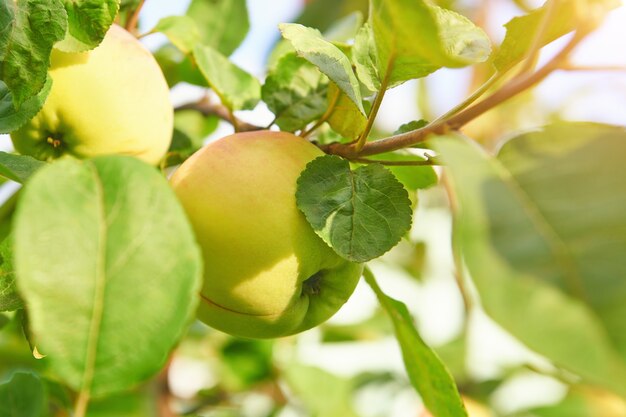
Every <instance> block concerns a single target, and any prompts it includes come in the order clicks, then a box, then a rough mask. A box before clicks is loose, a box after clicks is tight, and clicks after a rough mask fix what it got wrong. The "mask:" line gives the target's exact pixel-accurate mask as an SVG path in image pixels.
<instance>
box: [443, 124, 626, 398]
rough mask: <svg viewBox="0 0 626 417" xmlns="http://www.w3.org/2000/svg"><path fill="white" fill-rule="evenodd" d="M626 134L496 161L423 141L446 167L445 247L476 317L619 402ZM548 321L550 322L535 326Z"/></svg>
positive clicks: (534, 141) (589, 129)
mask: <svg viewBox="0 0 626 417" xmlns="http://www.w3.org/2000/svg"><path fill="white" fill-rule="evenodd" d="M625 141H626V131H625V130H624V129H622V128H616V127H611V126H602V125H594V124H585V123H578V124H576V123H574V124H556V125H552V126H549V127H546V128H545V129H543V130H541V131H538V132H534V133H529V134H526V135H522V136H520V137H518V138H515V139H513V140H512V141H510V142H508V143H507V144H506V145H505V146H504V147H503V148H502V150H501V152H500V155H499V157H498V159H495V158H491V157H489V156H488V155H487V154H486V153H485V152H483V151H481V150H480V149H479V148H478V147H477V146H474V145H472V144H471V143H469V142H468V141H466V140H462V139H460V138H458V137H441V138H438V139H437V140H436V141H434V140H433V141H432V145H433V146H435V147H436V149H437V150H438V151H439V152H440V154H441V157H442V159H443V160H444V162H445V163H446V165H447V166H448V167H449V168H448V169H449V172H450V175H451V178H452V183H453V187H454V190H455V194H456V198H457V199H458V206H459V209H458V212H457V213H456V214H455V219H456V221H455V223H456V226H455V239H457V241H458V245H459V247H460V248H461V252H462V255H463V257H464V260H465V263H466V265H467V267H468V269H469V272H470V274H471V276H472V278H473V280H474V282H475V284H476V287H477V289H478V291H479V293H480V297H481V301H482V303H483V306H484V308H485V310H486V311H487V313H488V314H489V315H490V316H491V317H492V318H494V319H495V320H496V321H497V322H498V323H500V324H501V325H502V326H503V327H504V328H505V329H507V330H508V331H510V332H511V333H512V334H513V335H514V336H516V337H518V338H519V339H520V340H521V341H522V342H523V343H525V344H526V345H527V346H528V347H530V348H531V349H533V350H535V351H537V352H538V353H540V354H542V355H544V356H546V357H547V358H548V359H550V360H552V361H554V362H555V363H556V364H558V365H559V366H560V367H563V368H565V369H567V370H569V371H571V372H574V373H576V374H578V375H580V376H582V377H583V378H584V379H585V380H586V381H588V382H590V383H592V384H600V385H603V386H605V387H606V388H608V389H611V390H614V391H616V392H617V393H620V394H621V395H626V361H625V359H626V322H625V321H624V320H623V318H624V317H626V280H625V279H624V277H626V265H625V264H624V262H623V254H624V253H625V252H626V211H624V210H623V208H624V207H626V183H625V182H624V181H623V178H626V165H624V163H623V161H624V159H625V158H626V146H625V145H624V143H625ZM546 317H550V320H546Z"/></svg>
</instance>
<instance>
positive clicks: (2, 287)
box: [0, 237, 24, 311]
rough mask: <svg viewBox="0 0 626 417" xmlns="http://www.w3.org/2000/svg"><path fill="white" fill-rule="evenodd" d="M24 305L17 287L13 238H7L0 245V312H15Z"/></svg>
mask: <svg viewBox="0 0 626 417" xmlns="http://www.w3.org/2000/svg"><path fill="white" fill-rule="evenodd" d="M23 305H24V303H23V302H22V299H21V298H20V296H19V294H18V293H17V287H16V285H15V272H14V268H13V249H12V247H11V238H10V237H7V238H5V239H4V240H3V241H2V242H1V243H0V311H14V310H17V309H19V308H22V307H23Z"/></svg>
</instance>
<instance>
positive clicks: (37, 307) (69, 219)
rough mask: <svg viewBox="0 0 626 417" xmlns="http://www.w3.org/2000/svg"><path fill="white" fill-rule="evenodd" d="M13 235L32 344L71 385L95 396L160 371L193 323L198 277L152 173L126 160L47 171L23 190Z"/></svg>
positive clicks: (187, 239)
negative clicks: (189, 325)
mask: <svg viewBox="0 0 626 417" xmlns="http://www.w3.org/2000/svg"><path fill="white" fill-rule="evenodd" d="M41 213H54V215H53V216H42V215H41ZM13 233H14V242H15V245H14V250H15V253H14V262H15V267H16V273H17V275H18V276H19V280H18V288H19V290H20V294H21V295H22V297H23V298H24V301H25V302H26V304H27V306H28V311H29V318H30V329H31V331H32V333H33V335H34V341H35V343H36V346H37V347H38V349H39V351H40V352H41V353H43V354H44V355H47V356H46V359H45V360H46V361H49V365H50V368H51V370H52V371H53V372H54V373H55V374H56V375H58V377H60V378H61V379H62V380H63V381H64V382H65V383H66V384H67V385H68V386H70V387H72V388H73V389H74V390H80V391H81V392H83V393H87V394H91V395H92V396H94V397H98V396H102V395H104V394H110V393H113V392H117V391H122V390H125V389H127V388H129V387H131V386H133V385H135V384H137V383H138V382H140V381H142V380H144V379H146V378H147V377H149V376H150V375H152V374H153V373H155V372H156V371H157V370H159V369H160V368H161V367H162V366H163V364H164V363H165V361H166V359H167V355H168V353H169V351H170V350H171V349H172V347H173V346H174V345H175V343H176V342H177V341H178V340H179V338H180V337H181V336H182V334H183V332H184V331H185V329H186V326H187V324H188V323H189V322H190V320H191V319H192V317H193V316H194V314H195V308H196V306H197V302H198V297H197V294H198V291H199V289H200V288H199V287H200V281H201V274H202V271H201V259H200V254H199V250H198V247H197V245H196V243H195V238H194V236H193V232H192V230H191V227H190V225H189V223H188V221H187V219H186V216H185V214H184V212H183V210H182V208H181V206H180V204H179V203H178V201H177V199H176V197H175V196H174V194H173V191H172V190H171V188H170V187H169V184H168V183H167V181H166V180H165V179H164V178H163V177H162V176H161V175H160V173H159V172H158V171H157V170H155V169H154V168H153V167H151V166H149V165H147V164H144V163H142V162H141V161H139V160H137V159H135V158H131V157H122V156H106V157H98V158H95V159H93V160H87V161H77V160H70V159H66V160H60V161H58V162H55V163H52V164H50V165H48V166H46V167H45V168H43V169H41V170H40V171H39V172H37V174H36V175H34V176H33V178H31V179H30V180H29V182H28V184H27V185H26V186H25V188H24V191H23V194H22V195H21V198H20V200H19V203H18V207H17V212H16V215H15V219H14V229H13ZM68 317H71V318H72V319H71V320H67V318H68ZM129 318H130V319H129Z"/></svg>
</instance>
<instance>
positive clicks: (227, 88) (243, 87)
mask: <svg viewBox="0 0 626 417" xmlns="http://www.w3.org/2000/svg"><path fill="white" fill-rule="evenodd" d="M194 56H195V58H196V62H197V63H198V67H199V68H200V71H201V72H202V74H203V75H204V77H205V78H206V80H207V82H208V83H209V85H210V86H211V88H212V89H213V91H215V93H216V94H217V95H218V96H219V98H220V100H221V101H222V104H224V105H225V106H226V107H228V108H229V109H230V110H252V109H253V108H254V107H255V106H256V104H257V103H258V102H259V100H260V99H261V84H260V83H259V80H257V79H256V78H255V77H253V76H252V75H250V74H249V73H247V72H246V71H244V70H242V69H241V68H239V67H238V66H236V65H235V64H233V63H232V62H230V61H229V59H228V58H227V57H225V56H224V55H222V54H220V53H219V52H218V51H216V50H215V49H213V48H211V47H208V46H197V47H196V48H195V49H194Z"/></svg>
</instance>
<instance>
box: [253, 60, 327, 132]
mask: <svg viewBox="0 0 626 417" xmlns="http://www.w3.org/2000/svg"><path fill="white" fill-rule="evenodd" d="M327 90H328V79H327V78H326V76H325V75H324V74H322V73H321V72H320V71H319V70H318V69H317V68H316V67H315V66H314V65H312V64H310V63H309V62H308V61H306V60H305V59H303V58H300V57H297V56H296V55H295V54H294V53H290V54H287V55H284V56H283V57H282V58H281V59H280V60H279V61H278V63H277V65H276V66H275V67H274V68H273V69H272V70H271V71H270V73H269V74H268V76H267V78H266V79H265V84H264V85H263V88H262V90H261V96H262V97H263V101H264V102H265V103H266V104H267V107H268V108H269V109H270V110H271V111H272V113H274V115H275V116H276V122H275V123H276V125H278V127H280V129H281V130H286V131H288V132H295V131H296V130H299V129H302V128H304V127H305V126H306V125H307V124H308V123H309V122H311V121H313V120H316V119H319V118H320V117H321V116H322V115H323V114H324V111H325V110H326V107H327V105H328V104H327V103H326V93H327Z"/></svg>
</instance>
